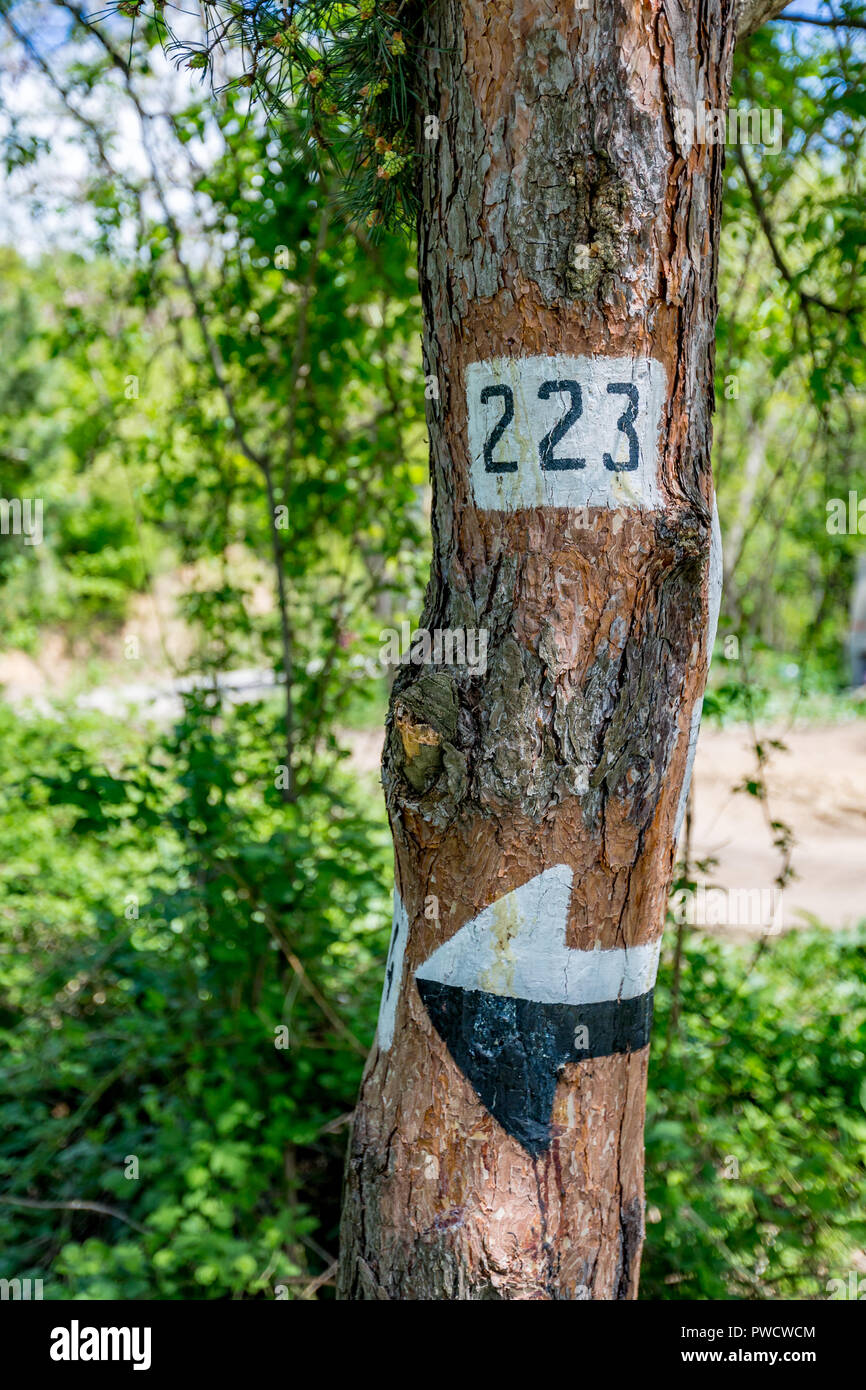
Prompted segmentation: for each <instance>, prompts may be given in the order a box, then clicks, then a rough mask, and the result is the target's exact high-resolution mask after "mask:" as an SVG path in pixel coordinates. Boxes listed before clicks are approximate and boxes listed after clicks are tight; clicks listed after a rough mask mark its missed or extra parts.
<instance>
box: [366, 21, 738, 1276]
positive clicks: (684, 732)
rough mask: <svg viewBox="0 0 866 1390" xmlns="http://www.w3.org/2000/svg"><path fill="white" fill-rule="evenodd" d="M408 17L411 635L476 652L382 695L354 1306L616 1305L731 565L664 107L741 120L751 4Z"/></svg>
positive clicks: (417, 673) (706, 366)
mask: <svg viewBox="0 0 866 1390" xmlns="http://www.w3.org/2000/svg"><path fill="white" fill-rule="evenodd" d="M765 8H766V6H765ZM425 13H426V19H425V25H426V30H425V35H424V38H425V42H426V44H427V45H428V47H427V48H426V49H425V53H426V54H427V57H426V60H425V65H424V71H423V74H422V83H423V90H422V99H421V106H420V111H421V123H422V124H423V118H424V115H425V114H428V115H435V116H437V117H438V119H439V127H438V138H426V139H425V138H424V135H423V133H422V135H421V136H420V137H419V146H420V149H421V158H422V161H423V167H424V176H423V211H422V215H421V218H420V233H419V265H420V276H421V285H422V292H423V299H424V309H425V355H426V366H425V371H426V372H428V373H430V374H432V375H433V376H435V378H436V381H437V383H438V390H439V399H438V400H434V401H431V402H430V412H429V430H430V441H431V468H432V474H433V484H434V507H433V531H434V559H433V569H432V575H431V581H430V587H429V591H428V598H427V604H426V608H425V615H424V619H423V623H424V627H425V628H426V629H427V630H428V631H430V632H431V633H432V632H434V631H435V630H436V629H448V630H452V631H455V630H457V631H459V630H464V631H465V630H470V631H471V630H475V631H476V632H482V633H486V634H487V643H488V646H487V657H486V669H484V670H482V667H483V665H484V663H483V662H482V661H478V662H476V664H475V665H474V666H473V665H469V664H466V663H464V664H459V663H457V662H452V663H451V664H446V662H444V661H439V662H437V661H436V660H435V655H436V653H435V651H434V653H433V659H431V660H429V661H428V662H427V664H422V663H421V662H420V661H419V660H413V661H410V662H408V663H405V664H404V665H402V666H401V667H400V669H399V671H398V675H397V679H396V681H395V685H394V691H393V695H392V701H391V708H390V712H389V718H388V734H387V739H386V751H385V759H384V774H383V780H384V785H385V791H386V797H387V803H388V809H389V814H390V818H391V825H392V830H393V835H394V844H395V856H396V884H397V888H396V894H395V904H396V905H395V925H394V933H393V936H392V942H391V949H390V952H389V959H388V965H387V972H386V974H387V978H386V983H385V990H384V994H383V1002H382V1014H381V1017H380V1023H379V1032H378V1036H377V1040H376V1043H375V1045H374V1047H373V1050H372V1053H371V1055H370V1059H369V1062H368V1065H367V1069H366V1072H365V1076H364V1081H363V1084H362V1089H361V1095H360V1100H359V1103H358V1109H357V1114H356V1119H355V1125H354V1133H353V1138H352V1141H351V1147H350V1153H349V1159H348V1165H347V1179H346V1196H345V1208H344V1221H343V1242H342V1249H343V1254H342V1268H341V1276H340V1296H341V1297H343V1298H383V1299H385V1298H387V1299H424V1298H429V1299H440V1298H441V1299H488V1298H493V1299H498V1298H508V1299H512V1298H513V1299H574V1298H585V1299H628V1298H634V1297H635V1296H636V1292H637V1283H638V1273H639V1265H640V1255H641V1245H642V1239H643V1124H644V1106H645V1091H646V1074H647V1059H648V1050H649V1049H648V1038H649V1028H650V1023H651V1015H652V986H653V981H654V978H655V964H656V961H657V955H658V945H659V942H660V938H661V932H662V927H663V923H664V917H665V909H666V903H667V894H668V889H669V883H670V879H671V875H672V871H673V864H674V857H675V834H676V827H677V820H678V814H681V808H682V805H683V803H684V796H685V790H686V788H685V783H686V780H687V765H688V763H689V754H690V750H691V751H692V752H693V747H694V740H695V736H696V732H697V721H698V719H699V717H700V699H701V695H702V691H703V686H704V681H705V677H706V670H707V664H708V651H709V650H710V649H711V641H712V638H711V634H710V628H711V626H712V613H711V609H712V608H713V607H714V606H715V598H716V593H715V591H716V587H717V586H716V573H717V570H718V559H719V557H718V555H715V556H714V557H713V563H712V564H711V549H712V546H711V536H712V534H713V531H714V528H713V524H712V514H713V494H712V478H711V472H710V439H711V411H712V403H713V386H712V373H713V334H714V326H715V315H716V289H715V285H716V261H717V252H718V239H719V221H720V197H721V176H722V163H723V150H724V146H723V144H721V143H704V144H695V143H692V141H691V139H690V138H689V130H688V121H685V123H684V121H683V118H682V114H681V113H682V112H683V111H686V112H694V111H695V109H696V107H698V106H699V105H701V106H704V107H708V108H712V109H717V110H720V111H725V110H726V109H727V102H728V91H729V80H730V69H731V58H732V49H733V42H734V14H733V7H732V5H731V3H730V0H703V3H701V2H700V0H698V2H696V3H692V2H691V0H688V3H687V0H682V3H677V0H644V2H643V3H638V0H623V3H617V2H616V0H593V3H592V4H591V6H589V7H588V8H586V9H585V10H583V9H581V8H579V7H577V6H575V5H574V4H565V3H554V0H548V2H547V3H543V2H542V0H528V3H526V4H522V5H514V4H513V3H511V0H488V2H487V3H483V4H482V3H481V0H472V2H471V3H470V0H464V3H460V0H433V3H431V4H429V5H428V6H427V7H426V10H425ZM426 133H427V136H428V137H433V136H436V129H435V125H434V124H433V123H431V122H429V121H428V122H427V123H426ZM416 653H417V655H418V656H419V657H423V656H424V655H426V653H425V652H424V651H422V649H421V644H419V645H418V646H417V647H416ZM445 654H446V656H447V655H448V653H447V652H446V653H445ZM451 655H453V653H451ZM460 933H462V935H459V934H460Z"/></svg>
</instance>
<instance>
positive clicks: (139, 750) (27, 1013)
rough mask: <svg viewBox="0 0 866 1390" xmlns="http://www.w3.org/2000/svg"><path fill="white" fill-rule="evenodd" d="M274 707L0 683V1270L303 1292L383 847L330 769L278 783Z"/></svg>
mask: <svg viewBox="0 0 866 1390" xmlns="http://www.w3.org/2000/svg"><path fill="white" fill-rule="evenodd" d="M273 720H274V711H273V709H271V711H270V713H268V712H267V711H266V710H265V709H263V708H261V707H257V706H255V705H246V706H243V707H242V708H240V709H239V710H237V711H235V712H233V713H231V714H228V715H226V716H225V717H220V716H219V712H218V711H217V710H216V709H214V708H213V707H212V705H210V704H209V703H207V702H205V701H203V700H201V699H200V698H199V697H194V698H193V699H191V701H190V703H189V705H188V707H187V709H186V712H185V714H184V716H183V717H182V718H181V719H180V720H179V722H178V723H177V725H176V726H175V727H174V729H173V730H172V731H171V733H170V734H167V735H165V736H164V737H162V738H160V739H158V740H156V741H150V740H149V739H146V738H145V737H144V736H140V737H139V738H138V739H136V740H133V739H132V738H131V737H130V731H129V729H128V728H126V727H124V726H109V728H108V735H109V737H108V740H106V728H105V726H104V725H103V726H102V727H101V728H100V729H99V730H97V729H96V727H95V725H94V724H93V723H92V722H89V721H87V720H82V719H81V717H80V716H78V717H77V718H76V717H72V718H70V720H69V721H68V722H67V723H66V724H64V725H60V724H57V723H54V722H48V723H45V724H42V723H39V722H32V721H26V722H19V721H17V720H16V719H15V718H14V717H13V716H11V715H10V714H9V713H8V711H5V710H4V709H3V707H2V706H0V733H2V742H3V747H4V752H5V755H6V756H5V758H4V763H3V773H2V785H0V862H2V864H3V866H4V867H3V870H2V886H3V890H4V892H3V904H4V906H3V909H2V917H3V922H4V931H3V937H4V941H5V943H6V945H5V950H4V954H3V956H2V958H0V1000H2V1005H0V1044H2V1046H3V1050H4V1056H5V1059H6V1061H5V1065H4V1080H3V1084H2V1093H0V1130H2V1133H3V1136H4V1138H3V1141H2V1145H0V1183H2V1191H3V1198H4V1200H3V1203H2V1204H0V1248H2V1250H3V1255H2V1259H0V1268H2V1274H0V1277H2V1276H9V1277H13V1276H14V1275H16V1274H19V1275H20V1274H21V1271H22V1268H23V1266H25V1265H26V1266H27V1268H28V1269H30V1270H31V1271H32V1276H33V1277H41V1278H44V1279H45V1281H46V1297H49V1298H62V1297H70V1296H71V1297H78V1298H84V1297H87V1298H136V1297H141V1298H196V1297H198V1298H202V1297H207V1298H221V1297H240V1296H245V1297H254V1296H257V1295H258V1296H268V1297H273V1296H274V1291H275V1289H276V1288H277V1286H278V1285H281V1284H282V1285H285V1286H286V1289H287V1290H289V1291H291V1293H292V1295H293V1296H297V1295H298V1294H299V1293H300V1292H301V1291H302V1289H303V1288H304V1286H305V1285H306V1284H307V1283H308V1282H309V1279H310V1277H311V1275H310V1268H311V1267H312V1268H313V1269H314V1270H318V1269H321V1266H322V1261H323V1258H324V1257H323V1255H322V1253H321V1252H322V1249H323V1245H324V1246H326V1247H327V1249H328V1250H329V1251H333V1250H334V1249H335V1242H336V1222H337V1210H338V1194H339V1183H340V1175H341V1170H342V1151H343V1146H344V1142H345V1134H346V1130H345V1125H346V1120H347V1115H348V1111H349V1110H350V1108H351V1105H352V1103H353V1098H354V1094H355V1092H356V1089H357V1086H358V1082H359V1079H360V1068H361V1065H362V1063H363V1057H364V1053H365V1045H366V1043H367V1042H368V1040H369V1037H370V1034H371V1032H372V1027H373V1023H374V1017H375V1004H376V997H377V994H378V989H379V983H380V981H379V976H380V971H381V965H382V961H383V959H384V952H385V949H386V945H387V924H388V901H387V896H386V883H387V879H388V872H389V867H390V847H389V845H388V842H387V835H386V831H385V827H384V825H383V824H382V822H381V819H380V820H378V821H377V820H375V819H373V820H371V819H370V818H369V816H365V815H363V814H361V811H360V808H359V798H358V796H357V794H356V793H354V792H353V791H352V790H351V788H350V787H348V785H346V784H343V785H342V786H341V787H339V788H338V787H332V789H331V791H330V793H329V795H328V796H327V797H322V796H309V797H307V798H305V799H304V801H303V802H302V803H299V804H297V805H290V806H286V805H284V804H283V803H282V801H281V800H280V798H279V797H278V796H277V795H276V794H275V793H274V792H273V777H272V769H271V767H270V766H269V765H268V756H267V742H268V739H269V738H272V737H273V727H272V726H273ZM264 735H267V737H265V736H264ZM119 756H122V761H119ZM112 765H113V766H112ZM269 788H270V790H269ZM22 805H23V806H24V807H25V808H26V828H25V823H24V821H23V820H22V815H21V810H22ZM139 894H140V897H139V896H138V895H139ZM283 1030H285V1031H283ZM353 1030H356V1031H357V1032H358V1033H359V1034H360V1035H361V1037H362V1038H363V1043H362V1042H361V1041H359V1040H358V1038H357V1037H356V1036H355V1031H353ZM133 1161H134V1162H133ZM22 1198H23V1199H24V1202H25V1205H23V1206H21V1207H18V1206H16V1205H15V1202H16V1200H18V1199H22ZM43 1201H44V1202H47V1203H48V1204H49V1205H48V1206H47V1207H45V1208H44V1209H43V1208H40V1207H39V1206H38V1205H36V1206H28V1205H27V1203H36V1204H38V1203H39V1202H43ZM82 1201H83V1202H90V1203H94V1202H95V1203H98V1204H101V1205H102V1206H103V1207H108V1208H110V1210H111V1213H113V1214H100V1213H99V1212H98V1211H97V1212H96V1213H94V1212H88V1211H86V1210H84V1211H76V1210H74V1208H73V1207H72V1205H71V1204H73V1203H75V1202H82ZM52 1203H54V1204H59V1205H56V1206H52V1205H51V1204H52ZM64 1203H67V1204H69V1205H68V1206H66V1207H64V1206H63V1204H64ZM314 1233H315V1235H314ZM24 1277H26V1276H24Z"/></svg>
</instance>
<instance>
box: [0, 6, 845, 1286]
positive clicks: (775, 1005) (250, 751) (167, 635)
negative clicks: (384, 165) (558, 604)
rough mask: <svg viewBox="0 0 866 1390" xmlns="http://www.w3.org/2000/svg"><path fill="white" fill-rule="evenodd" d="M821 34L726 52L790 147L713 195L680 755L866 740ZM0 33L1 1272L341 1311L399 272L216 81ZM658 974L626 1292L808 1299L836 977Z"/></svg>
mask: <svg viewBox="0 0 866 1390" xmlns="http://www.w3.org/2000/svg"><path fill="white" fill-rule="evenodd" d="M127 8H128V7H127ZM133 8H135V9H136V12H137V13H138V10H139V9H140V7H133ZM344 8H346V7H344ZM838 13H839V14H841V11H840V12H838ZM846 13H847V14H848V16H849V19H850V20H851V25H850V26H849V27H844V26H843V27H835V26H831V25H827V26H825V27H822V28H816V27H812V26H805V25H801V24H784V23H776V24H773V25H771V26H769V27H767V28H766V29H765V30H763V31H761V32H759V33H758V34H757V35H756V36H754V37H753V38H752V39H750V40H749V41H748V42H747V43H746V44H745V45H744V46H743V48H742V49H741V50H740V51H739V53H738V60H737V73H736V81H735V94H734V102H735V104H737V105H746V106H765V107H769V108H777V109H779V110H780V111H781V112H782V115H783V121H784V142H783V146H782V149H781V150H780V152H779V153H777V154H773V153H772V152H771V151H770V150H768V149H766V148H765V149H761V148H760V147H757V148H756V147H749V146H745V147H739V148H736V149H733V150H729V152H728V167H727V176H726V177H727V192H726V197H727V204H726V216H725V228H724V235H723V243H722V253H721V274H720V302H721V319H720V325H719V334H718V363H717V367H718V374H717V397H718V414H717V419H716V450H715V471H716V477H717V481H718V495H719V506H720V512H721V518H722V528H723V533H724V535H725V541H726V544H725V567H726V586H725V599H724V604H725V606H724V609H723V619H722V625H721V630H720V639H719V647H718V651H717V661H716V664H715V666H714V670H713V673H712V676H711V686H710V691H709V694H708V699H707V705H706V709H707V712H708V716H709V717H710V718H714V719H728V720H731V719H752V718H754V717H755V716H756V714H760V713H762V712H765V711H767V710H771V709H787V710H794V709H796V710H798V711H800V712H802V713H805V714H808V713H809V712H810V711H814V712H820V713H821V715H822V717H828V716H833V715H834V714H835V715H839V716H842V715H844V716H845V717H853V716H855V715H857V714H859V712H860V711H861V710H862V705H861V704H859V703H857V702H855V701H854V700H853V699H852V698H851V696H850V695H849V694H848V693H847V692H846V690H845V686H846V681H847V666H846V657H845V640H846V633H847V625H848V602H849V594H850V590H851V585H852V581H853V575H854V568H855V564H856V559H857V555H858V550H859V547H860V541H859V537H858V536H856V535H834V534H830V533H829V532H828V530H827V526H826V503H827V500H828V499H830V498H833V497H847V494H848V491H849V489H859V492H860V494H861V495H866V478H864V469H863V456H864V445H866V421H864V409H863V385H864V380H863V378H864V373H866V364H864V356H863V344H862V328H863V306H864V299H866V281H864V275H863V256H864V246H866V201H864V197H863V193H864V189H863V174H864V161H863V140H864V134H866V102H864V97H863V92H864V91H866V84H864V81H863V78H864V71H863V68H864V47H863V34H862V32H860V31H861V30H862V28H863V27H864V23H866V21H864V16H863V11H862V10H861V8H860V7H857V6H849V7H848V9H847V11H846ZM822 14H824V15H825V16H827V17H832V12H831V11H830V9H829V8H825V9H823V10H822ZM0 15H2V20H0V24H2V34H0V45H2V47H0V65H2V67H0V71H2V93H3V96H2V106H0V133H2V144H3V155H4V159H5V177H4V183H5V187H4V194H5V195H6V208H7V211H6V214H5V219H4V220H3V222H2V223H0V243H2V244H0V271H2V274H0V328H2V341H3V352H2V357H0V496H2V497H4V498H12V497H31V498H42V499H43V502H44V540H43V543H42V544H41V545H33V546H28V545H25V544H24V543H23V540H22V537H21V536H16V535H11V534H10V535H0V598H2V612H3V630H2V639H0V658H3V659H4V660H5V664H4V665H3V666H2V668H0V669H2V671H3V672H5V680H6V698H5V699H4V700H3V701H2V702H0V750H2V756H0V883H2V890H0V1044H2V1047H3V1052H4V1065H3V1069H2V1071H3V1075H2V1085H0V1129H2V1135H3V1137H2V1140H0V1277H6V1278H13V1277H19V1278H25V1277H31V1278H42V1279H43V1280H44V1286H45V1296H46V1297H48V1298H61V1297H79V1298H131V1297H132V1298H135V1297H139V1298H177V1299H180V1298H197V1297H207V1298H240V1297H256V1296H258V1297H274V1295H275V1290H276V1291H277V1296H279V1297H291V1298H327V1297H330V1296H332V1291H333V1261H334V1258H335V1255H336V1248H337V1222H338V1210H339V1188H340V1178H341V1169H342V1159H343V1152H344V1149H345V1142H346V1136H347V1125H348V1123H349V1120H350V1115H351V1109H352V1105H353V1104H354V1098H355V1093H356V1089H357V1085H358V1082H359V1078H360V1072H361V1068H362V1066H363V1060H364V1055H365V1053H366V1049H367V1047H368V1046H369V1043H370V1040H371V1038H372V1034H373V1030H374V1027H375V1016H376V1009H377V1004H378V994H379V990H380V985H381V974H382V966H383V961H384V955H385V951H386V947H387V939H388V933H389V925H390V923H389V917H390V909H389V898H390V890H391V862H390V845H389V838H388V833H387V826H386V821H385V814H384V807H383V805H382V799H381V791H380V789H379V788H378V787H377V784H376V778H375V775H374V774H372V773H370V772H366V771H364V770H363V769H361V768H360V767H359V765H358V762H357V760H355V759H353V758H352V757H350V756H349V750H350V749H351V748H353V747H355V746H356V745H357V740H358V739H359V738H363V737H364V731H374V730H376V729H377V728H378V727H379V726H380V725H381V722H382V719H383V716H384V708H385V702H386V697H387V680H386V676H385V675H384V674H383V669H382V667H381V665H380V664H379V661H378V652H379V646H380V639H379V634H380V631H381V630H382V629H383V628H384V627H388V626H398V625H399V624H400V623H401V622H402V621H404V620H412V619H413V618H415V617H416V616H417V614H418V612H419V611H420V608H421V600H422V594H423V585H424V583H425V579H426V570H427V565H428V558H429V551H428V541H427V526H428V522H427V513H428V510H429V496H428V488H427V466H426V452H425V450H426V443H425V429H424V393H425V379H424V375H423V368H422V363H421V353H420V338H419V326H420V300H419V296H418V292H417V275H416V272H415V269H414V264H413V258H414V249H413V246H412V244H411V240H410V238H408V237H405V236H404V237H399V236H396V235H393V236H380V237H379V239H378V240H373V239H372V238H371V235H370V228H369V227H368V225H367V222H366V219H364V218H362V217H355V216H353V214H352V212H351V209H350V210H348V211H347V209H346V207H345V206H344V205H343V204H341V203H340V202H339V200H338V198H337V194H338V193H339V189H340V172H339V170H338V169H337V168H336V167H335V166H330V167H329V162H328V161H329V156H328V152H327V150H326V151H325V152H324V155H323V149H322V147H321V144H320V143H319V144H317V142H316V139H315V133H314V132H311V129H310V121H309V113H308V112H302V111H300V110H297V111H296V110H295V108H294V107H293V105H292V103H291V101H289V102H286V103H283V105H282V108H281V110H280V112H279V117H278V119H268V117H267V116H266V114H265V112H264V111H263V109H262V107H261V106H260V105H255V104H253V105H252V106H251V103H250V92H249V90H246V89H245V88H244V85H243V84H242V83H239V82H238V81H237V80H235V79H237V77H238V75H239V72H240V73H241V74H242V71H243V70H242V68H240V69H239V68H238V67H237V65H235V66H234V67H233V66H232V64H233V61H234V60H233V56H232V54H231V53H229V54H228V55H225V56H224V55H222V54H220V53H219V52H216V53H215V54H214V55H213V59H212V62H213V64H214V66H215V72H214V74H213V76H214V78H215V85H216V86H217V88H218V93H217V95H216V96H214V95H213V94H212V93H211V92H210V90H207V89H205V88H203V87H201V86H200V85H199V84H198V83H197V82H196V81H195V70H193V73H192V75H191V74H190V72H189V71H187V69H186V67H183V68H182V69H181V71H180V72H179V73H176V72H174V71H173V69H172V66H171V62H170V61H167V60H166V58H165V55H164V54H163V51H162V47H161V43H160V36H159V34H158V33H157V32H156V31H155V27H154V26H153V25H152V24H149V23H144V22H138V23H137V24H136V26H135V27H134V29H133V30H131V28H130V16H129V15H124V14H120V15H119V14H116V13H113V12H112V13H106V14H105V15H104V16H103V17H102V18H100V19H99V20H98V21H96V22H95V23H94V25H93V26H92V27H91V28H88V27H87V26H86V25H85V24H84V23H83V20H82V12H81V11H80V10H79V9H78V8H77V7H76V5H74V4H60V3H58V4H48V3H43V4H39V3H26V4H25V3H10V0H3V3H2V4H0ZM837 17H838V16H837ZM858 24H859V29H858V27H857V25H858ZM388 26H390V27H388ZM386 27H388V32H389V33H391V32H392V31H393V19H391V20H389V21H388V22H387V25H386ZM189 41H190V43H194V41H195V40H194V34H193V33H192V31H191V37H190V40H189ZM170 57H171V55H169V59H170ZM374 230H375V228H374ZM732 634H733V635H735V636H736V638H737V642H736V643H735V644H734V647H730V646H728V647H727V648H726V647H725V646H724V642H725V638H726V637H727V636H730V635H732ZM239 671H240V672H245V673H247V674H248V675H249V673H257V672H258V673H266V674H267V673H271V672H276V673H277V675H276V680H275V683H274V684H273V685H272V686H271V687H270V688H264V689H262V681H261V680H259V681H258V682H257V681H256V680H253V678H252V676H250V679H249V685H250V689H249V690H248V691H247V693H246V696H245V698H243V699H241V700H237V699H234V698H230V697H229V694H228V693H227V691H226V689H225V687H224V685H223V684H221V682H220V677H221V676H224V675H225V673H231V672H239ZM190 673H195V675H196V677H197V679H196V680H195V681H186V682H185V683H183V682H181V684H180V686H178V682H179V681H180V678H182V677H184V676H188V675H189V674H190ZM172 683H174V689H175V690H178V689H179V693H178V694H177V695H176V697H175V698H174V700H173V701H171V700H170V701H169V705H168V707H167V708H168V713H167V714H166V713H165V712H164V711H163V713H161V714H160V713H159V712H158V709H157V705H156V703H155V702H154V699H153V692H154V689H155V688H156V687H157V686H161V687H162V688H164V689H168V687H169V686H172ZM287 685H288V689H289V691H290V695H291V699H290V701H289V702H288V703H287V700H286V687H287ZM94 692H96V695H94ZM106 692H108V693H107V694H106ZM370 736H371V737H372V736H373V735H372V733H370ZM756 778H757V780H756V782H755V784H754V787H753V789H752V790H753V794H760V766H759V767H758V772H757V773H756ZM755 788H757V791H755ZM682 872H683V878H681V880H680V883H681V884H682V883H683V882H686V881H689V875H690V874H691V872H692V867H691V866H688V865H685V866H683V871H682ZM827 925H828V926H833V925H834V924H833V923H828V924H827ZM667 951H668V955H667V957H666V960H665V963H664V967H663V972H662V978H661V982H660V987H659V991H658V1016H657V1023H656V1029H655V1035H654V1036H655V1041H654V1048H653V1057H652V1075H651V1090H650V1097H649V1121H648V1129H647V1145H648V1153H647V1199H648V1240H647V1247H646V1253H645V1259H644V1274H643V1280H642V1296H643V1297H648V1298H741V1297H744V1298H787V1297H826V1296H827V1293H826V1286H827V1280H828V1279H829V1278H831V1277H833V1276H838V1275H841V1276H842V1277H845V1275H846V1272H847V1271H848V1270H849V1269H851V1268H859V1265H858V1263H857V1262H858V1260H863V1259H864V1258H866V1256H864V1255H863V1250H864V1247H866V1230H864V1210H863V1199H862V1193H863V1180H864V1167H866V1163H864V1158H866V1088H864V1085H863V1081H862V1076H863V1064H864V1056H866V937H864V936H863V935H862V934H860V935H858V934H857V933H845V934H842V933H837V932H829V931H822V930H820V929H815V930H813V931H810V932H808V933H803V932H797V933H792V934H790V935H788V936H785V937H783V938H779V939H775V940H773V941H764V942H762V943H761V945H760V946H759V948H755V947H754V946H750V947H743V946H736V945H731V944H724V943H720V942H718V941H713V940H710V939H708V938H706V937H705V936H702V934H701V933H700V932H698V931H686V930H684V929H682V928H680V929H678V931H677V933H676V935H675V937H674V938H673V940H672V941H671V943H670V944H669V945H668V948H667ZM732 1157H733V1158H734V1159H735V1160H736V1162H735V1165H734V1166H735V1168H736V1173H733V1172H732V1171H731V1162H730V1160H731V1158H732Z"/></svg>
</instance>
